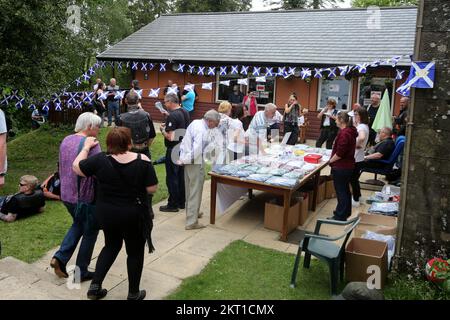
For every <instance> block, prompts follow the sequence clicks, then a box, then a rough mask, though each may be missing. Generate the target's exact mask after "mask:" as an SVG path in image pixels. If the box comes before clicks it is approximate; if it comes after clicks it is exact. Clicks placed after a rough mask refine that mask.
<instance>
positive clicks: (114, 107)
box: [108, 101, 120, 126]
mask: <svg viewBox="0 0 450 320" xmlns="http://www.w3.org/2000/svg"><path fill="white" fill-rule="evenodd" d="M113 113H114V123H115V124H116V126H118V125H119V115H120V106H119V102H118V101H114V102H113V101H110V102H108V125H111V124H112V116H113Z"/></svg>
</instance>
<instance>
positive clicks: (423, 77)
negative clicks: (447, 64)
mask: <svg viewBox="0 0 450 320" xmlns="http://www.w3.org/2000/svg"><path fill="white" fill-rule="evenodd" d="M435 73H436V63H435V62H434V61H431V62H427V61H417V62H414V61H413V62H411V70H410V71H409V77H408V79H407V80H406V82H405V83H404V84H403V85H402V86H400V87H399V88H398V89H397V93H399V94H401V95H402V96H405V97H409V95H410V93H411V88H422V89H431V88H434V76H435Z"/></svg>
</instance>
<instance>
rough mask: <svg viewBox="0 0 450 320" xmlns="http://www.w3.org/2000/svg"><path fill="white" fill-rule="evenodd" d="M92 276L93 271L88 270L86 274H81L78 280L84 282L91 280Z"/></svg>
mask: <svg viewBox="0 0 450 320" xmlns="http://www.w3.org/2000/svg"><path fill="white" fill-rule="evenodd" d="M93 278H94V272H91V271H88V272H86V274H84V275H83V276H81V279H80V281H81V282H86V281H90V280H92V279H93Z"/></svg>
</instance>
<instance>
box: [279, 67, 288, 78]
mask: <svg viewBox="0 0 450 320" xmlns="http://www.w3.org/2000/svg"><path fill="white" fill-rule="evenodd" d="M285 73H286V67H278V73H277V75H278V76H281V77H284V74H285Z"/></svg>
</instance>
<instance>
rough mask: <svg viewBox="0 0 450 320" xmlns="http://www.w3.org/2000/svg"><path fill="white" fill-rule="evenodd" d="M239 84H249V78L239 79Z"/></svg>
mask: <svg viewBox="0 0 450 320" xmlns="http://www.w3.org/2000/svg"><path fill="white" fill-rule="evenodd" d="M237 82H238V84H240V85H243V86H248V79H247V78H246V79H238V81H237Z"/></svg>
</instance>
